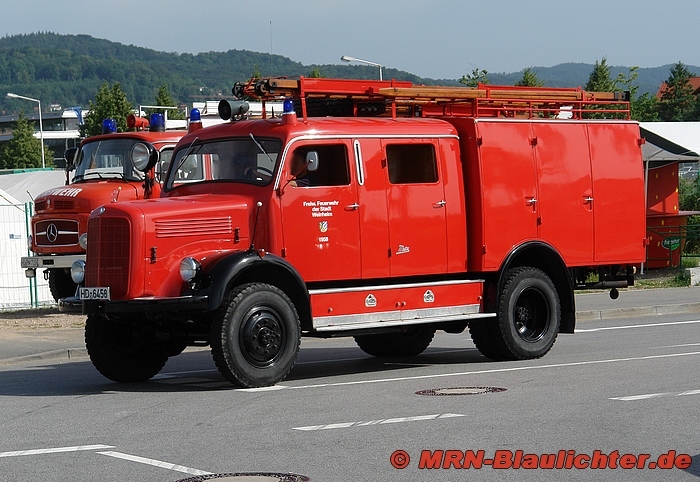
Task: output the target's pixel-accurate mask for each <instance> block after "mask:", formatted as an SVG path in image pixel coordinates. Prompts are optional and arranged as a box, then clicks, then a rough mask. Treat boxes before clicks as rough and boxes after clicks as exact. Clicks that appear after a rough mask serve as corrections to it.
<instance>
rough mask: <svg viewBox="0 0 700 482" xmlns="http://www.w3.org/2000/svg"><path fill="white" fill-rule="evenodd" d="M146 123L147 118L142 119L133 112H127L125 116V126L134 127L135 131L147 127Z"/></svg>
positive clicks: (147, 123)
mask: <svg viewBox="0 0 700 482" xmlns="http://www.w3.org/2000/svg"><path fill="white" fill-rule="evenodd" d="M148 125H149V122H148V119H144V118H143V117H136V115H134V114H129V115H128V117H127V118H126V126H127V127H128V128H129V129H135V130H137V131H140V130H143V129H145V128H146V127H148Z"/></svg>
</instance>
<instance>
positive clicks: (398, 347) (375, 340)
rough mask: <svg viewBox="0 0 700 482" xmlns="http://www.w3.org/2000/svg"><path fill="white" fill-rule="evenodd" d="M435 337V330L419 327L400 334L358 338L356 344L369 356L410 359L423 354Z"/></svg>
mask: <svg viewBox="0 0 700 482" xmlns="http://www.w3.org/2000/svg"><path fill="white" fill-rule="evenodd" d="M434 336H435V329H434V328H430V327H427V326H418V327H414V328H409V329H408V330H406V331H404V332H399V333H383V334H379V335H362V336H356V337H355V343H357V346H359V347H360V349H361V350H362V351H364V352H365V353H367V354H368V355H372V356H377V357H409V356H417V355H420V354H421V353H423V352H424V351H425V349H426V348H428V346H429V345H430V342H431V341H433V337H434Z"/></svg>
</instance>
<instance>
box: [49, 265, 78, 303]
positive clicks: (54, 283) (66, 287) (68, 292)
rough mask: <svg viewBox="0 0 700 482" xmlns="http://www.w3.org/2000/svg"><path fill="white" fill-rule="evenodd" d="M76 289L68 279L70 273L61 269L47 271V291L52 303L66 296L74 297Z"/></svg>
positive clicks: (71, 279) (71, 280)
mask: <svg viewBox="0 0 700 482" xmlns="http://www.w3.org/2000/svg"><path fill="white" fill-rule="evenodd" d="M77 288H78V285H76V284H75V283H74V282H73V278H71V277H70V271H69V270H67V269H62V268H53V269H50V270H49V289H50V290H51V296H53V299H54V301H58V300H60V299H61V298H67V297H68V296H74V295H75V290H76V289H77Z"/></svg>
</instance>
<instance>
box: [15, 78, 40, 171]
mask: <svg viewBox="0 0 700 482" xmlns="http://www.w3.org/2000/svg"><path fill="white" fill-rule="evenodd" d="M7 96H8V97H12V98H13V99H24V100H29V101H32V102H36V103H37V104H39V138H40V139H41V167H42V168H43V169H45V168H46V161H45V160H44V124H43V122H42V120H41V101H40V100H39V99H32V98H31V97H25V96H23V95H18V94H13V93H12V92H8V93H7Z"/></svg>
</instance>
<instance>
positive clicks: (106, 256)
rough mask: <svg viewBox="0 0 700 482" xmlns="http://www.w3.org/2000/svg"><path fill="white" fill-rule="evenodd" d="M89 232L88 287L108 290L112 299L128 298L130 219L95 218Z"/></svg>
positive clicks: (86, 261)
mask: <svg viewBox="0 0 700 482" xmlns="http://www.w3.org/2000/svg"><path fill="white" fill-rule="evenodd" d="M88 232H89V233H90V238H89V239H90V243H89V245H88V252H87V257H86V260H85V265H86V266H85V268H86V273H85V284H86V286H91V287H109V288H110V290H111V295H112V297H113V298H123V297H125V296H126V293H127V291H128V289H129V271H130V269H129V268H130V259H129V256H130V253H131V226H130V224H129V220H128V219H125V218H93V219H90V221H89V223H88ZM95 238H96V239H95Z"/></svg>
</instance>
